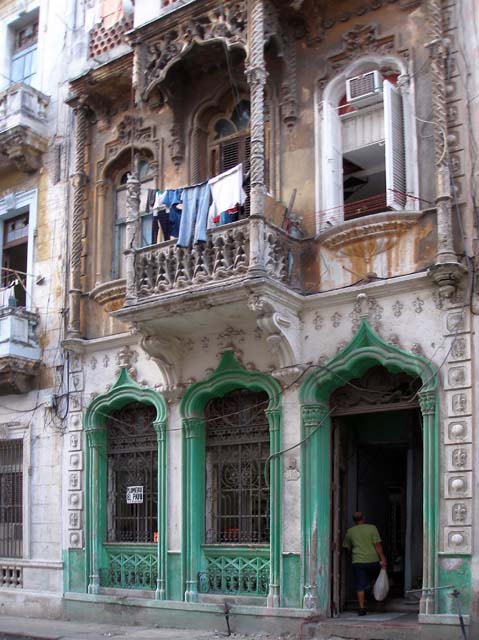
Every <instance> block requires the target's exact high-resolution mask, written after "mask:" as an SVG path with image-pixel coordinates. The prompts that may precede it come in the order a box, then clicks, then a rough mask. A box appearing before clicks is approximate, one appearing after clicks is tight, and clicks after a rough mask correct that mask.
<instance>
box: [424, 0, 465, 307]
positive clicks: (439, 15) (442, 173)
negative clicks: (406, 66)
mask: <svg viewBox="0 0 479 640" xmlns="http://www.w3.org/2000/svg"><path fill="white" fill-rule="evenodd" d="M427 11H428V17H429V24H430V34H431V41H430V42H429V44H428V45H427V46H428V47H429V50H430V63H431V65H430V68H431V81H432V113H433V117H432V119H433V121H434V125H433V131H434V164H435V182H436V198H435V204H436V210H437V255H436V263H435V264H434V265H433V266H432V267H431V269H430V270H429V274H430V276H431V278H432V280H433V282H435V283H436V284H437V285H438V286H439V288H440V291H441V294H442V295H443V296H444V297H446V298H449V297H451V296H452V294H453V293H454V290H455V288H456V286H457V284H458V282H459V281H460V279H461V278H462V276H463V275H464V271H465V269H464V267H463V266H462V265H461V264H460V263H459V262H458V260H457V256H456V253H455V251H454V243H453V233H452V215H451V204H452V195H451V174H450V170H449V156H448V149H447V143H448V141H447V110H446V109H447V106H446V98H447V86H446V80H447V75H446V65H447V58H448V52H449V46H450V43H449V41H448V40H447V39H446V38H444V35H443V13H444V10H443V8H442V3H441V0H428V3H427Z"/></svg>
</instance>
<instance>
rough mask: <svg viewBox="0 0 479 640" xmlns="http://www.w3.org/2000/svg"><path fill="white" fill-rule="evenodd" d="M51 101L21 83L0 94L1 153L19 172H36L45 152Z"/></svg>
mask: <svg viewBox="0 0 479 640" xmlns="http://www.w3.org/2000/svg"><path fill="white" fill-rule="evenodd" d="M49 102H50V98H48V96H46V95H44V94H43V93H41V92H40V91H37V89H34V88H33V87H30V86H29V85H27V84H24V83H23V82H16V83H15V84H12V85H10V86H9V87H8V89H5V90H4V91H2V92H1V93H0V151H1V152H2V153H3V155H4V156H6V157H7V158H8V159H9V160H11V161H12V162H13V163H15V164H16V165H17V166H18V167H19V168H20V169H21V170H22V171H26V172H30V171H35V170H36V169H38V167H39V166H40V157H41V154H42V153H44V152H45V151H46V148H47V138H48V135H47V127H46V119H47V109H48V104H49Z"/></svg>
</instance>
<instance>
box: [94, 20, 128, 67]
mask: <svg viewBox="0 0 479 640" xmlns="http://www.w3.org/2000/svg"><path fill="white" fill-rule="evenodd" d="M130 29H133V16H124V17H123V18H122V19H121V20H120V22H118V23H117V24H116V25H115V26H113V27H111V28H109V29H107V28H105V26H104V25H103V24H100V25H99V26H98V27H95V28H93V29H92V30H91V31H90V44H89V50H88V57H89V58H95V57H96V56H99V55H101V54H102V53H106V52H107V51H110V50H111V49H114V48H115V47H117V46H118V45H120V44H121V43H122V42H123V34H125V33H126V32H127V31H129V30H130Z"/></svg>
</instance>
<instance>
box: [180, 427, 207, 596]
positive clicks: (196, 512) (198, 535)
mask: <svg viewBox="0 0 479 640" xmlns="http://www.w3.org/2000/svg"><path fill="white" fill-rule="evenodd" d="M183 431H184V438H185V440H184V449H183V450H184V452H185V454H184V460H183V464H184V466H185V467H186V469H190V473H188V475H187V478H186V483H185V486H184V487H183V505H184V506H183V513H184V522H185V528H184V540H183V558H184V565H183V566H184V581H185V594H184V598H185V602H198V569H199V566H200V548H201V541H202V534H203V527H204V522H203V520H202V518H201V516H200V514H201V513H202V510H201V509H199V508H198V505H197V504H196V503H195V499H194V498H195V496H196V495H197V492H196V488H197V487H201V486H202V485H203V484H204V469H205V454H204V436H203V437H202V435H201V432H202V421H201V420H200V419H198V418H183Z"/></svg>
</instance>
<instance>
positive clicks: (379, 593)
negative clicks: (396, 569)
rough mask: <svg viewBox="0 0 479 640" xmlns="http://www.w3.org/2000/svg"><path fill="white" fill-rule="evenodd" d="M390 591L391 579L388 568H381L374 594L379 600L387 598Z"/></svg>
mask: <svg viewBox="0 0 479 640" xmlns="http://www.w3.org/2000/svg"><path fill="white" fill-rule="evenodd" d="M388 591H389V580H388V574H387V571H386V569H381V571H380V572H379V575H378V578H377V580H376V582H375V583H374V589H373V595H374V599H375V600H377V601H378V602H381V601H382V600H385V599H386V596H387V595H388Z"/></svg>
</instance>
